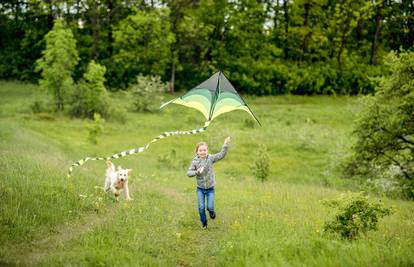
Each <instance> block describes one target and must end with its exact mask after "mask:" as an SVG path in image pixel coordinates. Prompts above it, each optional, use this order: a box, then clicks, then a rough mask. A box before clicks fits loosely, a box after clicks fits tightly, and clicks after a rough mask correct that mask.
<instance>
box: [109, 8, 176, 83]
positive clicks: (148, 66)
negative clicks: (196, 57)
mask: <svg viewBox="0 0 414 267" xmlns="http://www.w3.org/2000/svg"><path fill="white" fill-rule="evenodd" d="M168 16H169V9H168V8H159V9H155V10H149V11H142V10H136V11H135V13H134V14H132V15H130V16H128V17H127V18H125V19H124V20H122V21H121V22H120V23H119V25H118V27H116V29H115V31H114V32H113V35H114V39H115V44H114V48H115V50H116V52H115V55H114V57H113V60H114V63H115V64H112V66H111V73H115V74H116V75H117V76H118V77H116V78H117V79H118V82H119V84H122V86H123V87H127V86H128V83H130V82H131V81H133V79H134V78H135V76H136V75H138V74H139V73H142V74H144V75H159V76H162V77H163V76H164V75H165V74H166V69H167V67H168V66H169V63H170V61H171V54H170V53H171V49H170V45H171V44H172V43H173V42H174V35H173V33H172V32H171V29H170V23H169V20H168ZM113 68H115V70H114V69H113Z"/></svg>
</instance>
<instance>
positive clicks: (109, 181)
mask: <svg viewBox="0 0 414 267" xmlns="http://www.w3.org/2000/svg"><path fill="white" fill-rule="evenodd" d="M131 171H132V170H131V169H122V168H121V166H118V169H117V170H116V169H115V165H114V164H113V163H112V162H111V161H109V160H108V161H107V162H106V175H105V185H104V187H105V191H106V192H108V191H109V190H111V191H112V193H113V194H114V196H115V198H116V201H119V194H120V192H121V190H124V191H125V199H126V200H132V198H131V197H130V196H129V188H128V178H129V174H130V173H131Z"/></svg>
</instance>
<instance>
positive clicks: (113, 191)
mask: <svg viewBox="0 0 414 267" xmlns="http://www.w3.org/2000/svg"><path fill="white" fill-rule="evenodd" d="M111 191H112V193H113V194H114V196H115V199H116V201H119V191H118V190H117V189H116V188H115V187H114V186H111Z"/></svg>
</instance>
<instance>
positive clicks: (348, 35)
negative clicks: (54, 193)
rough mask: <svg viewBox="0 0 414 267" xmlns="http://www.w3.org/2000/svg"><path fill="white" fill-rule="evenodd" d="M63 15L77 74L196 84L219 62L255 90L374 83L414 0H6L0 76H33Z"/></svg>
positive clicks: (112, 80) (411, 15)
mask: <svg viewBox="0 0 414 267" xmlns="http://www.w3.org/2000/svg"><path fill="white" fill-rule="evenodd" d="M57 18H59V19H61V20H63V21H64V22H65V27H66V28H67V29H70V30H71V31H72V33H73V35H74V38H75V39H76V42H77V44H76V46H77V51H78V53H79V58H80V61H79V63H78V65H77V68H76V71H75V73H74V74H73V76H74V77H73V78H74V80H75V81H76V80H79V79H80V78H82V75H83V74H84V73H85V71H86V68H87V66H88V64H89V62H90V61H91V60H94V61H95V62H97V63H99V64H100V65H103V66H105V67H106V70H107V71H106V74H105V76H106V86H108V87H109V88H111V89H112V90H116V89H122V88H127V87H128V85H129V84H130V83H131V82H134V81H135V80H136V76H137V75H139V74H143V75H158V76H161V78H162V79H163V80H164V81H170V82H171V83H170V90H172V91H173V90H180V89H185V90H187V89H190V88H191V87H192V86H194V85H195V84H197V83H198V82H200V81H202V80H203V79H205V78H207V77H209V76H210V75H211V74H212V73H213V72H215V71H217V70H218V69H221V70H223V71H225V73H226V74H227V75H228V76H229V78H230V79H231V80H232V83H234V84H235V86H236V88H238V89H239V90H240V91H243V92H245V93H251V94H258V95H262V94H282V93H288V92H290V93H295V94H332V93H335V94H356V93H368V92H371V91H373V90H374V86H373V84H372V82H371V79H370V77H373V76H377V75H379V74H381V72H382V57H383V55H385V54H386V53H388V52H389V51H391V50H396V51H400V50H412V49H413V44H414V3H413V1H412V0H399V1H391V0H364V1H355V0H295V1H288V0H262V1H258V0H255V1H253V0H241V1H237V0H164V1H157V0H152V1H149V0H146V1H145V0H144V1H120V0H101V1H94V0H68V1H63V0H62V1H58V0H44V1H37V0H21V1H18V0H13V1H12V0H3V1H2V2H1V4H0V38H1V39H0V78H2V79H18V80H26V81H37V80H38V79H40V75H39V72H38V71H36V64H35V62H36V60H37V59H39V58H41V56H42V51H44V50H45V46H46V45H45V38H44V37H45V35H46V34H47V33H48V32H49V31H50V30H51V29H52V27H53V25H54V21H55V20H56V19H57Z"/></svg>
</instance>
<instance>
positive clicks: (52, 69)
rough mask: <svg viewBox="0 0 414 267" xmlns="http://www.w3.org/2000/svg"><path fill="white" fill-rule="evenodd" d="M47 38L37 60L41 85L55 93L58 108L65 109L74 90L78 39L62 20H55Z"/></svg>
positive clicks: (59, 109) (58, 109)
mask: <svg viewBox="0 0 414 267" xmlns="http://www.w3.org/2000/svg"><path fill="white" fill-rule="evenodd" d="M45 40H46V49H45V50H43V52H42V54H43V56H42V57H41V58H40V59H39V60H38V61H37V71H41V75H42V78H43V79H42V80H40V86H41V87H43V88H45V89H46V90H48V91H49V92H50V93H51V94H53V97H54V101H55V108H56V110H57V111H63V110H64V105H65V103H66V102H67V100H68V97H69V95H70V93H71V92H72V88H73V79H72V73H73V71H74V68H75V66H76V64H77V63H78V60H79V57H78V51H77V50H76V41H75V39H74V38H73V34H72V31H71V30H70V29H65V27H64V25H63V22H62V21H61V20H56V21H55V24H54V26H53V29H52V30H51V31H50V32H49V33H48V34H46V37H45Z"/></svg>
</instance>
